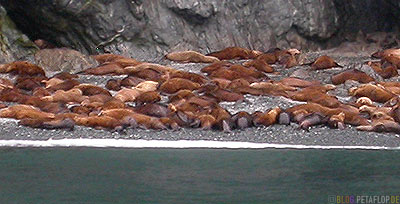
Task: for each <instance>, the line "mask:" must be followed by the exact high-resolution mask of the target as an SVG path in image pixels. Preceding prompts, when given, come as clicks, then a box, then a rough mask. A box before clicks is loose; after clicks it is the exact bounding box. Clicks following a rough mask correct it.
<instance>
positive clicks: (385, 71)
mask: <svg viewBox="0 0 400 204" xmlns="http://www.w3.org/2000/svg"><path fill="white" fill-rule="evenodd" d="M367 65H368V66H370V67H371V68H372V69H373V70H374V71H375V72H376V73H378V74H379V75H380V76H381V77H382V78H384V79H389V78H391V77H395V76H398V75H399V74H398V72H397V67H395V66H394V65H392V64H390V63H384V64H381V63H380V62H371V61H369V62H367ZM383 66H385V67H383Z"/></svg>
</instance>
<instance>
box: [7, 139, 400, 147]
mask: <svg viewBox="0 0 400 204" xmlns="http://www.w3.org/2000/svg"><path fill="white" fill-rule="evenodd" d="M0 147H18V148H28V147H34V148H44V147H46V148H49V147H50V148H52V147H88V148H129V149H153V148H154V149H297V150H301V149H321V150H331V149H343V150H400V146H399V147H382V146H324V145H292V144H271V143H254V142H232V141H231V142H229V141H207V140H196V141H194V140H177V141H167V140H126V139H81V138H79V139H56V140H53V139H48V140H0Z"/></svg>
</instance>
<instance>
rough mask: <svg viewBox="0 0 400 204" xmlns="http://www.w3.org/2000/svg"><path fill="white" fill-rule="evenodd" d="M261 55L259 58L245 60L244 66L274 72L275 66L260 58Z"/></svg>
mask: <svg viewBox="0 0 400 204" xmlns="http://www.w3.org/2000/svg"><path fill="white" fill-rule="evenodd" d="M261 56H262V55H261ZM259 57H260V56H259ZM259 57H257V59H254V60H251V61H247V62H244V63H243V66H245V67H254V68H255V69H257V70H258V71H260V72H265V73H272V72H274V68H272V67H271V66H270V65H269V64H268V63H267V62H266V61H265V60H263V59H260V58H259Z"/></svg>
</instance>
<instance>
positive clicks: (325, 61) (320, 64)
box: [303, 55, 343, 70]
mask: <svg viewBox="0 0 400 204" xmlns="http://www.w3.org/2000/svg"><path fill="white" fill-rule="evenodd" d="M309 64H311V69H312V70H321V69H329V68H332V67H343V66H341V65H339V64H338V63H336V62H335V60H333V59H332V58H331V57H329V56H326V55H323V56H320V57H318V58H317V59H316V60H315V61H314V62H312V63H309ZM309 64H303V65H309Z"/></svg>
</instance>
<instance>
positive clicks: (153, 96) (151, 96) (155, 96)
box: [135, 91, 161, 105]
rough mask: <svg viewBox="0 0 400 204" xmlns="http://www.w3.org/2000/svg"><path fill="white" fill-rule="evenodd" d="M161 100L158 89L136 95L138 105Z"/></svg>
mask: <svg viewBox="0 0 400 204" xmlns="http://www.w3.org/2000/svg"><path fill="white" fill-rule="evenodd" d="M160 100H161V96H160V93H158V92H157V91H147V92H144V93H142V94H140V95H139V96H138V97H136V100H135V102H136V104H137V105H142V104H145V103H156V102H159V101H160Z"/></svg>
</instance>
